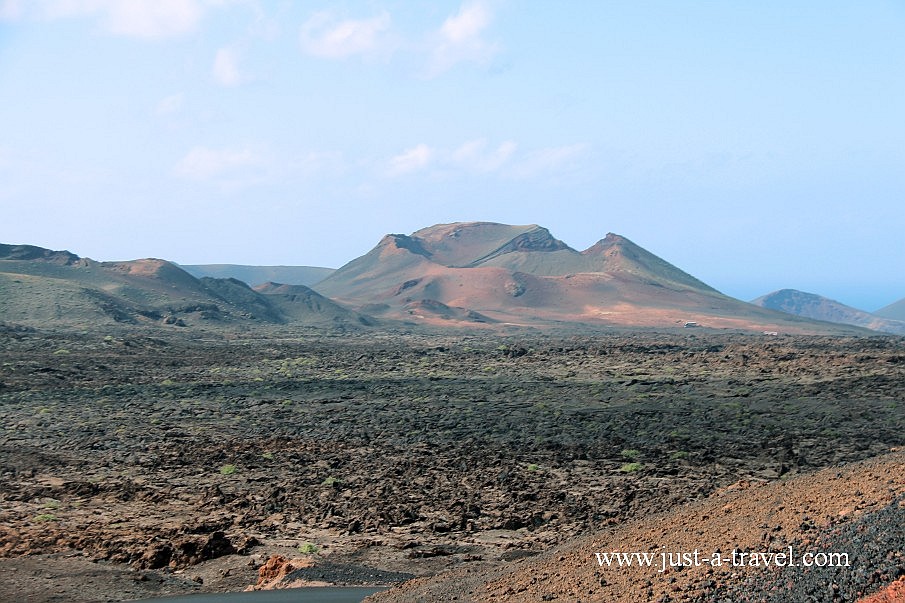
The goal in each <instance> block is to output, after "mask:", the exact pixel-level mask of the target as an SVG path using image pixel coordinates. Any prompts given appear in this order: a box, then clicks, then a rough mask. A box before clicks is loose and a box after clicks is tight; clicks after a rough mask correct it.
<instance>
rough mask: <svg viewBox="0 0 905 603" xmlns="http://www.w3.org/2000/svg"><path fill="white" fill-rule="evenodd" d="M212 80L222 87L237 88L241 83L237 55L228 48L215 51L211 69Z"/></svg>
mask: <svg viewBox="0 0 905 603" xmlns="http://www.w3.org/2000/svg"><path fill="white" fill-rule="evenodd" d="M213 74H214V79H215V80H216V81H217V83H218V84H220V85H222V86H238V85H239V84H241V83H242V74H241V73H239V66H238V53H237V52H236V51H235V50H232V49H230V48H221V49H219V50H217V56H216V57H215V58H214V67H213Z"/></svg>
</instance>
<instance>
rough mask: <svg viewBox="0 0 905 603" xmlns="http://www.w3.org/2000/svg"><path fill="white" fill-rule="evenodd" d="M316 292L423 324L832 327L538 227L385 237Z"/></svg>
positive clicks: (621, 241)
mask: <svg viewBox="0 0 905 603" xmlns="http://www.w3.org/2000/svg"><path fill="white" fill-rule="evenodd" d="M314 288H315V289H316V290H317V291H318V292H320V293H322V294H324V295H326V296H328V297H331V298H333V299H336V300H337V301H340V302H342V303H345V304H347V305H349V306H351V307H354V308H358V309H359V310H361V311H364V312H367V313H369V314H375V315H378V316H384V317H387V318H395V319H403V320H409V321H412V322H416V323H422V324H437V325H440V324H451V323H458V324H462V325H465V324H478V323H487V324H494V323H502V324H516V325H528V326H540V325H568V324H574V323H588V324H597V325H616V326H650V327H675V326H679V327H681V326H683V325H685V324H686V323H696V324H697V325H700V326H707V327H715V328H738V329H747V330H765V331H783V332H831V331H834V330H836V329H838V327H833V326H831V325H828V324H825V323H824V324H817V323H813V322H811V321H809V320H806V319H803V318H798V317H791V316H789V315H784V314H782V313H778V312H774V311H772V310H768V309H764V308H760V307H758V306H754V305H751V304H747V303H745V302H742V301H739V300H736V299H733V298H731V297H728V296H725V295H723V294H721V293H720V292H718V291H716V290H715V289H713V288H712V287H710V286H708V285H706V284H705V283H703V282H701V281H700V280H698V279H696V278H694V277H693V276H691V275H689V274H688V273H686V272H684V271H682V270H680V269H679V268H677V267H675V266H673V265H672V264H670V263H669V262H666V261H665V260H663V259H661V258H659V257H657V256H655V255H654V254H652V253H650V252H648V251H646V250H645V249H643V248H641V247H640V246H638V245H636V244H635V243H633V242H632V241H630V240H629V239H627V238H625V237H622V236H620V235H616V234H612V233H610V234H608V235H607V236H606V237H605V238H604V239H601V240H600V241H598V242H597V243H596V244H595V245H593V246H591V247H590V248H588V249H586V250H584V251H576V250H575V249H572V248H571V247H569V246H568V245H566V244H565V243H563V242H562V241H560V240H558V239H556V238H554V237H553V236H552V235H551V234H550V232H549V231H548V230H547V229H545V228H542V227H540V226H538V225H535V224H531V225H525V226H512V225H507V224H496V223H489V222H467V223H455V224H440V225H437V226H432V227H430V228H424V229H422V230H419V231H417V232H415V233H413V234H411V235H403V234H391V235H387V236H385V237H384V238H383V239H382V240H381V241H380V242H379V243H378V244H377V246H376V247H375V248H374V249H372V250H371V251H369V252H368V253H367V254H365V255H363V256H361V257H359V258H357V259H355V260H352V261H351V262H349V263H348V264H346V265H345V266H343V267H341V268H340V269H338V270H337V271H336V272H334V273H332V274H331V275H330V276H328V277H327V278H325V279H324V280H323V281H321V282H319V283H317V284H315V285H314Z"/></svg>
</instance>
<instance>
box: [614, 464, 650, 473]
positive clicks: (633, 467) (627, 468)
mask: <svg viewBox="0 0 905 603" xmlns="http://www.w3.org/2000/svg"><path fill="white" fill-rule="evenodd" d="M643 467H644V465H642V464H641V463H626V464H624V465H623V466H621V467H619V471H621V472H622V473H634V472H635V471H640V470H641V469H642V468H643Z"/></svg>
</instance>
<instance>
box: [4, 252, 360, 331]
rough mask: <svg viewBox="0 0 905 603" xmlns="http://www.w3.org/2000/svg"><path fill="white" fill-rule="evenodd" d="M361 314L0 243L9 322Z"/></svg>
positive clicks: (241, 286)
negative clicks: (292, 302)
mask: <svg viewBox="0 0 905 603" xmlns="http://www.w3.org/2000/svg"><path fill="white" fill-rule="evenodd" d="M312 294H313V295H317V294H314V293H313V292H312ZM317 297H320V296H317ZM359 318H360V317H359V315H357V314H356V313H353V312H350V311H348V310H345V309H344V308H341V307H339V306H338V305H337V304H334V303H333V302H330V301H329V300H326V299H323V301H322V303H321V305H320V307H319V308H312V304H308V305H307V306H303V305H299V304H291V303H289V302H286V301H285V300H282V299H277V298H271V297H270V296H266V295H262V294H260V293H258V292H256V291H254V290H252V289H251V288H250V287H248V285H246V284H245V283H243V282H241V281H238V280H235V279H213V278H202V279H197V278H195V277H193V276H192V275H190V274H188V273H187V272H185V271H184V270H182V269H181V268H179V267H178V266H176V265H174V264H172V263H170V262H167V261H165V260H159V259H141V260H133V261H128V262H96V261H94V260H91V259H88V258H80V257H79V256H77V255H75V254H73V253H70V252H68V251H51V250H49V249H43V248H41V247H34V246H31V245H2V244H0V320H3V321H7V322H14V323H19V324H24V325H33V326H45V325H49V324H68V325H80V326H90V325H96V324H105V323H106V324H113V323H124V324H159V325H166V326H174V327H181V326H191V325H192V324H202V323H203V324H208V325H211V326H214V325H218V324H223V325H226V324H233V323H244V322H263V323H275V324H279V323H286V322H293V323H300V324H315V325H319V324H323V323H325V322H328V323H331V324H336V323H341V322H343V321H346V322H348V323H349V324H360V323H361V322H366V321H361V320H359Z"/></svg>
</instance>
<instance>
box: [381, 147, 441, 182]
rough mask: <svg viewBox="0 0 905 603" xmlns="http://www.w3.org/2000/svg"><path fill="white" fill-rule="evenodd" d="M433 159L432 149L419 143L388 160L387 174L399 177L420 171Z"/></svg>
mask: <svg viewBox="0 0 905 603" xmlns="http://www.w3.org/2000/svg"><path fill="white" fill-rule="evenodd" d="M433 157H434V151H433V149H431V148H430V147H429V146H427V145H426V144H424V143H421V144H419V145H417V146H414V147H412V148H411V149H407V150H405V151H403V152H402V153H400V154H399V155H396V156H395V157H393V158H392V159H390V168H389V171H388V173H389V175H390V176H401V175H403V174H410V173H412V172H416V171H418V170H422V169H424V168H426V167H427V166H428V164H430V162H431V160H432V159H433Z"/></svg>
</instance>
